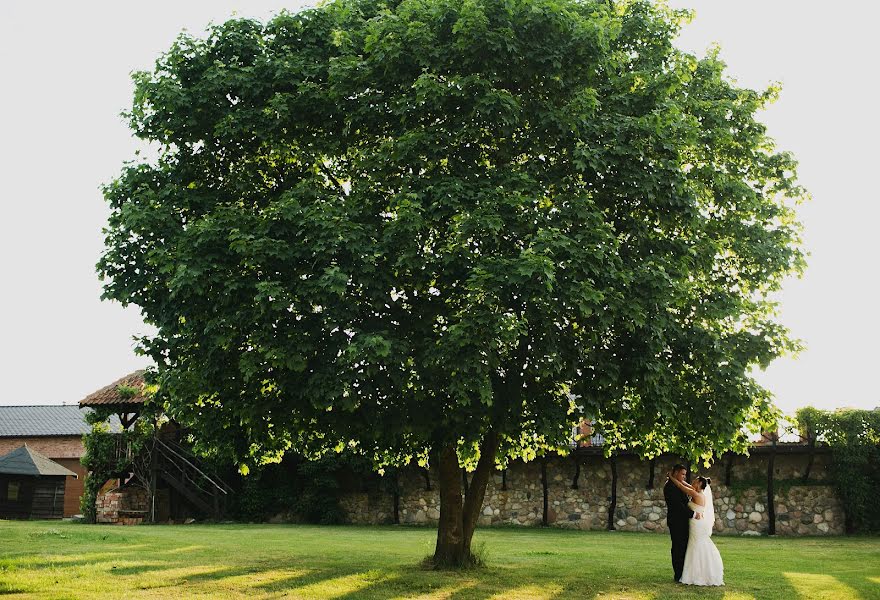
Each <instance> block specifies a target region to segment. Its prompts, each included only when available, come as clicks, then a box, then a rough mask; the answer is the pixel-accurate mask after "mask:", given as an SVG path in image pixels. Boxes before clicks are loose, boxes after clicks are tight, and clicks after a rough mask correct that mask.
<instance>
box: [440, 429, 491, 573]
mask: <svg viewBox="0 0 880 600" xmlns="http://www.w3.org/2000/svg"><path fill="white" fill-rule="evenodd" d="M497 449H498V439H497V437H496V436H495V434H494V433H493V432H489V433H487V434H486V437H485V438H484V439H483V443H482V445H481V446H480V460H479V462H478V463H477V469H476V470H475V471H474V474H473V476H472V477H471V480H470V483H469V485H468V489H467V492H466V493H465V495H464V498H462V476H461V472H462V469H461V467H459V466H458V455H457V454H456V452H455V446H452V445H450V446H444V447H443V448H441V450H440V452H439V456H438V459H439V460H438V463H439V464H438V481H439V488H440V523H439V526H438V528H437V545H436V547H435V548H434V566H435V567H439V568H444V567H464V566H469V565H471V564H473V562H474V557H473V555H472V553H471V541H472V540H473V537H474V531H475V530H476V527H477V519H478V518H479V516H480V510H481V509H482V508H483V499H484V497H485V495H486V486H487V485H488V483H489V477H491V475H492V471H493V470H494V466H495V452H496V451H497Z"/></svg>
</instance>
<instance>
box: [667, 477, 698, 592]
mask: <svg viewBox="0 0 880 600" xmlns="http://www.w3.org/2000/svg"><path fill="white" fill-rule="evenodd" d="M686 471H687V468H686V467H685V466H684V465H675V466H674V467H672V476H673V477H674V478H676V479H678V480H679V481H684V475H685V472H686ZM663 497H664V498H665V499H666V524H667V525H669V535H670V537H671V538H672V570H673V571H675V580H676V581H679V580H680V579H681V572H682V570H683V569H684V555H685V552H686V551H687V545H688V533H689V532H688V522H689V521H690V519H691V517H693V516H694V511H692V510H691V509H689V508H688V505H687V503H688V497H687V495H685V493H684V492H682V491H681V490H680V489H678V488H677V487H676V486H675V484H673V483H672V482H671V481H667V482H666V485H664V486H663Z"/></svg>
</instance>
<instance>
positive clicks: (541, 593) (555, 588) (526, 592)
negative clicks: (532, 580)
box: [489, 584, 562, 600]
mask: <svg viewBox="0 0 880 600" xmlns="http://www.w3.org/2000/svg"><path fill="white" fill-rule="evenodd" d="M561 593H562V586H560V585H558V584H553V585H546V586H538V585H524V586H522V587H518V588H513V589H511V590H504V591H503V592H499V593H498V594H495V595H494V596H492V597H491V598H490V599H489V600H549V599H550V598H553V597H558V596H557V595H558V594H561Z"/></svg>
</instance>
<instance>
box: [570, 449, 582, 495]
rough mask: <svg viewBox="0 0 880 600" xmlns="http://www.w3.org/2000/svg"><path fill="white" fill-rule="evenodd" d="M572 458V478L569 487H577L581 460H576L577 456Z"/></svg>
mask: <svg viewBox="0 0 880 600" xmlns="http://www.w3.org/2000/svg"><path fill="white" fill-rule="evenodd" d="M572 458H574V479H572V480H571V489H573V490H576V489H578V479H580V476H581V461H579V460H578V458H577V456H572Z"/></svg>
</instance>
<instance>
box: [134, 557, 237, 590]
mask: <svg viewBox="0 0 880 600" xmlns="http://www.w3.org/2000/svg"><path fill="white" fill-rule="evenodd" d="M133 567H134V568H135V569H137V568H138V567H144V568H145V569H147V571H146V572H145V573H136V572H135V573H131V574H130V576H132V577H138V578H143V579H145V580H148V581H151V582H155V581H160V582H161V583H162V584H163V586H168V585H180V584H182V583H186V581H187V579H189V578H191V577H198V578H200V579H201V578H207V577H210V576H211V575H221V574H222V572H224V571H227V570H228V567H224V566H223V565H192V566H189V567H177V568H174V569H154V570H151V569H153V565H145V564H143V563H141V564H140V565H133ZM151 587H152V586H151Z"/></svg>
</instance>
